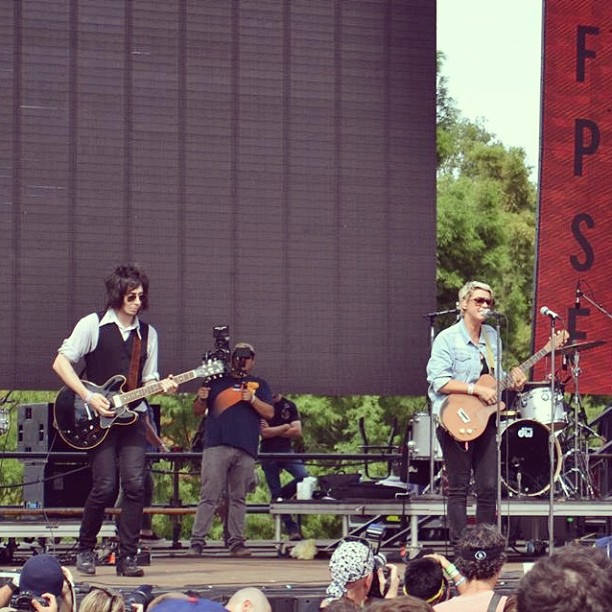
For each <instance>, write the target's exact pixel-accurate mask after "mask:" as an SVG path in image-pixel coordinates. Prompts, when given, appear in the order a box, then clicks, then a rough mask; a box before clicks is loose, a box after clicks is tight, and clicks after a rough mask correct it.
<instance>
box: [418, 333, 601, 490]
mask: <svg viewBox="0 0 612 612" xmlns="http://www.w3.org/2000/svg"><path fill="white" fill-rule="evenodd" d="M602 344H604V341H601V340H599V341H594V342H575V343H573V344H569V345H566V346H563V347H561V348H559V349H557V351H556V352H557V355H559V354H560V355H562V356H563V359H564V363H565V362H567V363H569V364H571V377H570V378H568V379H567V380H566V381H565V382H561V381H560V380H559V379H558V377H555V381H554V384H551V383H550V381H549V380H545V381H537V382H527V383H526V384H525V387H524V388H523V390H522V391H521V392H520V393H517V394H516V397H515V399H514V401H513V402H512V403H511V405H510V406H509V407H508V408H507V409H506V410H504V411H502V412H501V414H500V417H501V418H500V427H501V443H500V451H501V452H500V454H501V474H502V485H503V488H504V489H505V492H506V494H507V495H508V497H538V496H541V495H543V494H544V493H546V492H547V491H549V490H550V482H551V481H550V472H551V470H550V448H549V444H550V434H551V432H552V433H553V435H554V443H553V444H554V450H553V474H554V477H553V482H554V487H555V490H554V492H555V494H556V493H558V494H560V495H563V496H564V497H568V498H577V499H583V498H586V499H590V498H593V497H597V494H598V492H597V488H596V486H595V483H594V482H593V477H592V475H591V470H590V466H589V452H590V444H591V442H592V440H593V439H594V438H599V437H600V436H599V435H598V434H597V432H595V431H594V430H593V429H592V428H591V427H590V426H589V425H588V424H587V422H586V421H587V419H586V413H585V411H584V408H583V407H582V404H581V400H580V396H579V393H578V377H579V374H580V368H579V366H578V364H579V357H580V353H582V352H584V351H588V350H590V349H593V348H596V347H598V346H601V345H602ZM571 379H573V381H574V389H575V393H574V394H573V398H572V400H571V401H570V402H566V401H565V386H566V384H567V383H568V382H569V380H571ZM432 445H433V462H435V463H441V462H442V451H441V449H440V445H439V443H438V440H437V438H436V436H431V419H430V415H429V414H428V413H426V412H418V413H416V414H414V415H413V416H412V421H411V436H410V442H409V448H410V455H411V460H412V461H417V462H418V461H419V460H422V461H424V460H427V461H429V462H432V457H431V452H430V449H431V446H432ZM435 480H436V481H439V479H438V478H437V477H436V479H435Z"/></svg>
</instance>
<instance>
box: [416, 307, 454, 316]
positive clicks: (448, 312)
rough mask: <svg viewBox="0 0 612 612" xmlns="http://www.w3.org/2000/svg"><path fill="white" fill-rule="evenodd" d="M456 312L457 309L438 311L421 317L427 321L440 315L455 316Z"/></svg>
mask: <svg viewBox="0 0 612 612" xmlns="http://www.w3.org/2000/svg"><path fill="white" fill-rule="evenodd" d="M458 312H459V309H458V308H449V309H448V310H438V311H437V312H428V313H427V314H426V315H423V317H424V318H425V319H428V318H431V317H441V316H442V315H449V314H457V313H458Z"/></svg>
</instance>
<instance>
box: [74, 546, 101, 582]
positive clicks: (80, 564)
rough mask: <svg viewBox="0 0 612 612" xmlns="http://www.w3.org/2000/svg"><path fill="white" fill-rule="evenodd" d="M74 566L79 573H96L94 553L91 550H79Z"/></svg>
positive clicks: (90, 574) (89, 574)
mask: <svg viewBox="0 0 612 612" xmlns="http://www.w3.org/2000/svg"><path fill="white" fill-rule="evenodd" d="M76 568H77V572H79V574H86V575H87V576H93V575H95V573H96V555H95V554H94V551H93V550H80V551H79V552H78V553H77V556H76Z"/></svg>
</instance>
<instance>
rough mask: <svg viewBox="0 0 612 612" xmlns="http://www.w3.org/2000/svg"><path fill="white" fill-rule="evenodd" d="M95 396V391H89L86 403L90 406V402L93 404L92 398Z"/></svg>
mask: <svg viewBox="0 0 612 612" xmlns="http://www.w3.org/2000/svg"><path fill="white" fill-rule="evenodd" d="M93 396H94V394H93V391H88V392H87V395H86V396H85V403H86V404H89V402H91V398H92V397H93Z"/></svg>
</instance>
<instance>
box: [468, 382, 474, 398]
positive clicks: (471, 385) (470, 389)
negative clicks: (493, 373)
mask: <svg viewBox="0 0 612 612" xmlns="http://www.w3.org/2000/svg"><path fill="white" fill-rule="evenodd" d="M467 394H468V395H474V383H469V384H468V386H467Z"/></svg>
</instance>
